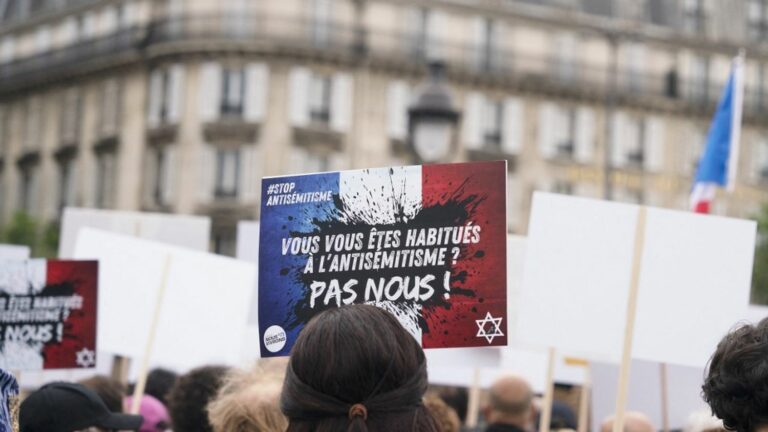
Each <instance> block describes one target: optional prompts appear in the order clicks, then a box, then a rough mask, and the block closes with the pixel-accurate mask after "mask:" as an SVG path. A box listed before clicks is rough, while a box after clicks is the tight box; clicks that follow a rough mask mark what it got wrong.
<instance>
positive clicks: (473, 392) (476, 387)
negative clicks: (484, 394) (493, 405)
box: [466, 368, 480, 429]
mask: <svg viewBox="0 0 768 432" xmlns="http://www.w3.org/2000/svg"><path fill="white" fill-rule="evenodd" d="M479 414H480V368H475V371H474V375H473V377H472V387H470V389H469V398H468V400H467V421H466V424H467V427H468V428H470V429H474V428H476V427H477V423H478V422H477V420H478V417H479Z"/></svg>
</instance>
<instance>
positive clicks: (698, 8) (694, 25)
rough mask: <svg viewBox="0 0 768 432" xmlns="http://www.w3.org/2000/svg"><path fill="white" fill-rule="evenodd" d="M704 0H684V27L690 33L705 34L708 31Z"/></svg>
mask: <svg viewBox="0 0 768 432" xmlns="http://www.w3.org/2000/svg"><path fill="white" fill-rule="evenodd" d="M704 6H705V5H704V0H684V1H683V28H684V29H685V31H686V32H688V33H693V34H705V33H706V32H707V12H706V9H705V8H704Z"/></svg>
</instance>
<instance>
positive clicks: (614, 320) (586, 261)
mask: <svg viewBox="0 0 768 432" xmlns="http://www.w3.org/2000/svg"><path fill="white" fill-rule="evenodd" d="M638 211H639V206H636V205H629V204H617V203H611V202H606V201H599V200H591V199H584V198H574V197H568V196H561V195H554V194H545V193H536V194H534V199H533V208H532V211H531V222H530V230H529V236H528V244H527V253H526V264H525V272H524V282H523V293H522V296H521V297H522V300H521V305H522V307H521V309H520V312H519V314H520V316H519V321H518V327H517V335H518V339H519V340H522V341H525V342H528V343H531V344H538V345H542V344H543V345H549V346H554V347H556V348H557V349H558V350H560V351H564V352H568V353H573V354H575V355H578V356H583V357H587V358H590V359H593V360H607V361H611V362H618V361H619V359H620V354H621V350H622V344H623V339H624V329H625V324H626V318H625V314H626V310H627V301H628V293H629V282H630V273H631V265H632V254H633V249H634V234H635V226H636V223H637V214H638ZM647 215H648V216H647V224H646V232H645V249H644V252H643V255H642V256H643V262H642V267H641V273H640V285H639V288H638V303H637V319H636V323H635V335H634V346H633V358H639V359H645V360H650V361H658V362H668V363H677V364H682V365H689V366H693V367H700V366H703V365H704V364H705V363H706V361H707V360H708V359H709V356H710V355H711V352H712V351H713V350H714V348H715V346H716V344H717V341H719V339H720V338H721V337H722V335H723V334H725V333H726V332H727V331H728V329H730V328H731V327H732V326H733V324H734V323H736V321H738V320H739V319H741V318H743V317H744V316H745V314H746V308H747V304H748V293H749V285H750V278H751V271H752V255H753V252H754V239H755V223H754V222H752V221H745V220H735V219H726V218H720V217H713V216H704V215H698V214H694V213H688V212H675V211H670V210H661V209H653V208H649V209H648V213H647Z"/></svg>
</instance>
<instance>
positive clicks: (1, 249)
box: [0, 244, 30, 260]
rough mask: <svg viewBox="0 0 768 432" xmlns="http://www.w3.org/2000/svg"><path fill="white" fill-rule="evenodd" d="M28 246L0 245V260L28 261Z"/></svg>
mask: <svg viewBox="0 0 768 432" xmlns="http://www.w3.org/2000/svg"><path fill="white" fill-rule="evenodd" d="M29 252H30V251H29V246H19V245H11V244H0V260H25V259H29Z"/></svg>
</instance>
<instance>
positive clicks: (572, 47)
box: [555, 33, 577, 82]
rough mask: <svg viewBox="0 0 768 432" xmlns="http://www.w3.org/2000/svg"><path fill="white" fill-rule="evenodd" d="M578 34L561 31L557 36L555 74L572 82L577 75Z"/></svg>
mask: <svg viewBox="0 0 768 432" xmlns="http://www.w3.org/2000/svg"><path fill="white" fill-rule="evenodd" d="M576 50H577V41H576V35H574V34H572V33H560V34H558V35H556V36H555V52H556V56H557V61H556V70H555V75H556V78H557V79H558V80H559V81H563V82H571V81H572V80H573V79H574V78H575V76H576V54H577V51H576Z"/></svg>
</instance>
